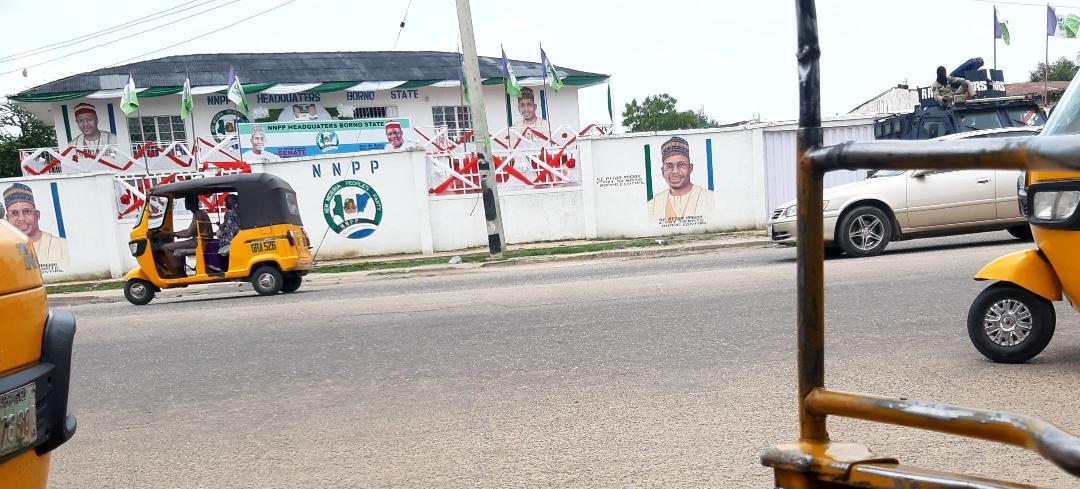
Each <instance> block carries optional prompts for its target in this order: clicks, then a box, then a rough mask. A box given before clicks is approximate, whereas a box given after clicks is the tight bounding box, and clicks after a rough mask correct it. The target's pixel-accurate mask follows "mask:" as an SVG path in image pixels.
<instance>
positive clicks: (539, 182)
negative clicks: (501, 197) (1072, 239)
mask: <svg viewBox="0 0 1080 489" xmlns="http://www.w3.org/2000/svg"><path fill="white" fill-rule="evenodd" d="M414 130H415V132H416V133H417V135H418V139H419V142H420V143H421V144H422V145H423V146H424V149H425V150H426V151H427V160H428V185H429V188H428V192H429V193H430V194H431V195H460V194H471V193H477V192H479V191H480V171H479V165H478V162H477V160H476V154H475V152H474V151H473V149H472V148H470V147H469V145H468V141H469V138H471V136H472V133H471V132H469V133H467V134H465V135H463V136H461V137H459V138H457V139H454V138H452V137H450V136H449V130H448V129H447V128H445V127H437V128H414ZM610 132H611V126H610V125H607V126H601V125H595V124H593V125H589V126H587V127H585V128H584V129H582V130H576V129H573V128H570V127H569V126H558V127H555V128H553V129H552V130H551V131H550V133H549V132H548V131H547V128H546V127H545V128H506V129H503V130H501V131H499V132H497V133H495V134H493V135H492V152H493V153H494V154H493V160H494V164H495V169H496V173H495V179H496V181H498V182H499V186H500V187H506V188H507V189H508V190H516V189H545V188H556V187H576V186H580V185H581V169H580V168H579V167H578V164H577V163H578V160H579V153H578V144H577V142H578V139H579V138H581V137H584V136H599V135H605V134H610Z"/></svg>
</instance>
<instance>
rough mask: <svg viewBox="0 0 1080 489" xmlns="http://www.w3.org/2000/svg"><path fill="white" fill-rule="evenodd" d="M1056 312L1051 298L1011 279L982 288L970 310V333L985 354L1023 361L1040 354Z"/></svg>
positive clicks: (1051, 332)
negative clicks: (1029, 289)
mask: <svg viewBox="0 0 1080 489" xmlns="http://www.w3.org/2000/svg"><path fill="white" fill-rule="evenodd" d="M1056 323H1057V316H1056V314H1055V312H1054V305H1053V304H1051V303H1050V301H1048V300H1046V299H1044V298H1042V297H1039V296H1037V295H1035V294H1032V293H1031V292H1029V291H1028V290H1026V289H1024V288H1022V287H1019V286H1017V285H1015V284H1012V283H1009V282H998V283H996V284H994V285H991V286H990V287H987V288H986V290H984V291H982V293H981V294H979V296H978V297H976V298H975V302H974V303H972V304H971V309H970V310H969V311H968V319H967V329H968V337H970V338H971V343H972V344H973V345H975V349H976V350H979V353H982V354H983V356H985V357H986V358H989V359H990V360H993V361H995V362H998V363H1021V362H1025V361H1027V360H1030V359H1032V358H1034V357H1035V355H1038V354H1039V353H1040V352H1042V351H1043V349H1044V348H1046V345H1048V344H1050V338H1052V337H1053V336H1054V326H1055V324H1056Z"/></svg>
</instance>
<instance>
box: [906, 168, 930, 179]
mask: <svg viewBox="0 0 1080 489" xmlns="http://www.w3.org/2000/svg"><path fill="white" fill-rule="evenodd" d="M931 173H934V170H915V171H914V172H912V173H911V178H923V177H925V176H927V175H929V174H931Z"/></svg>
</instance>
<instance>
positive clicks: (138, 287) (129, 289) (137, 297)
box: [124, 278, 154, 306]
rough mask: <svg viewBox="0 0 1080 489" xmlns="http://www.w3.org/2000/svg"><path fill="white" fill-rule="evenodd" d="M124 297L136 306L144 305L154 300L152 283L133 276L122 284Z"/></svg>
mask: <svg viewBox="0 0 1080 489" xmlns="http://www.w3.org/2000/svg"><path fill="white" fill-rule="evenodd" d="M124 297H125V298H127V300H128V302H130V303H132V304H135V305H136V306H145V305H147V304H149V303H150V301H152V300H154V285H153V284H151V283H150V282H147V281H145V280H143V279H140V278H133V279H131V280H128V281H127V283H126V284H124Z"/></svg>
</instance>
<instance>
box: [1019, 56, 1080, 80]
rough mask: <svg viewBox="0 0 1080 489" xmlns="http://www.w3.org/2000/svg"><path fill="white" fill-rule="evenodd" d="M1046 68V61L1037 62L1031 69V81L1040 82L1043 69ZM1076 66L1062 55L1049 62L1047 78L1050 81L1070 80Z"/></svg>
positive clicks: (1079, 67)
mask: <svg viewBox="0 0 1080 489" xmlns="http://www.w3.org/2000/svg"><path fill="white" fill-rule="evenodd" d="M1045 69H1046V63H1039V64H1038V65H1036V66H1035V69H1034V70H1032V71H1031V81H1033V82H1041V81H1043V72H1044V71H1043V70H1045ZM1077 69H1080V66H1077V64H1076V63H1074V62H1072V60H1070V59H1069V58H1066V57H1064V56H1062V57H1060V58H1058V59H1057V61H1054V62H1053V63H1050V70H1049V72H1048V77H1047V78H1048V79H1049V80H1050V81H1072V79H1073V75H1076V71H1077Z"/></svg>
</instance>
